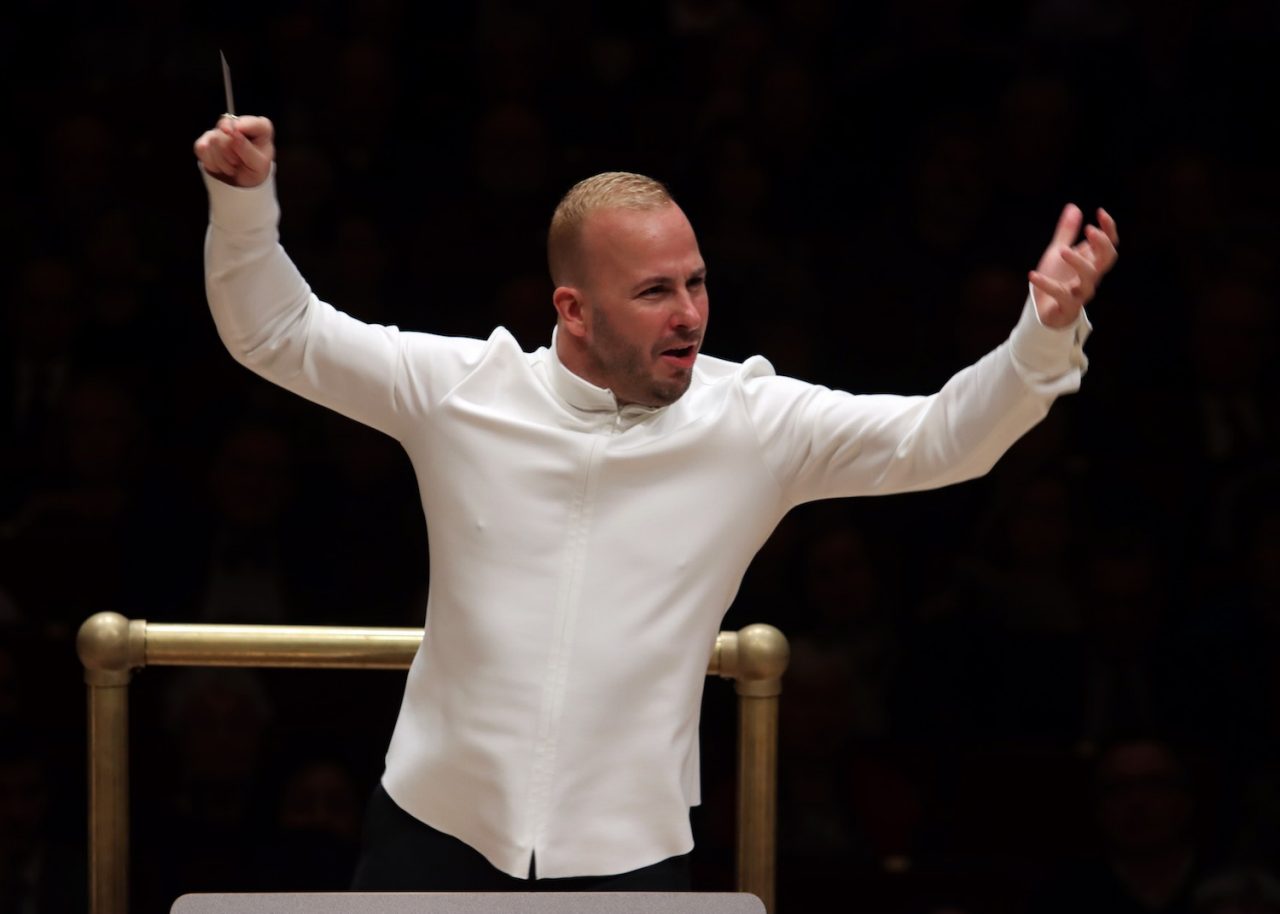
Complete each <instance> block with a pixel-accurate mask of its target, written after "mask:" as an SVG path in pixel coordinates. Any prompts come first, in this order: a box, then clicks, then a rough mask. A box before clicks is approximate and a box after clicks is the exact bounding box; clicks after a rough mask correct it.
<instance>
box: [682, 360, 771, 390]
mask: <svg viewBox="0 0 1280 914" xmlns="http://www.w3.org/2000/svg"><path fill="white" fill-rule="evenodd" d="M694 374H695V375H696V376H697V378H698V380H699V381H700V382H702V383H704V384H719V383H724V382H725V381H733V380H738V381H746V380H748V379H750V378H759V377H769V376H771V375H773V374H775V372H774V370H773V366H772V365H771V364H769V360H768V359H766V358H765V357H764V356H762V355H753V356H751V357H750V358H749V359H747V360H746V361H744V362H733V361H730V360H729V359H719V358H716V357H715V356H712V355H703V354H701V353H699V355H698V361H697V365H696V367H695V368H694Z"/></svg>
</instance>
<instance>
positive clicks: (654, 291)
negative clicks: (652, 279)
mask: <svg viewBox="0 0 1280 914" xmlns="http://www.w3.org/2000/svg"><path fill="white" fill-rule="evenodd" d="M665 291H666V290H665V289H664V288H663V287H662V286H650V287H649V288H647V289H645V290H644V291H643V292H641V293H640V294H641V295H643V296H645V297H646V298H653V297H654V296H655V295H661V294H662V293H663V292H665Z"/></svg>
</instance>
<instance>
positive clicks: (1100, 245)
mask: <svg viewBox="0 0 1280 914" xmlns="http://www.w3.org/2000/svg"><path fill="white" fill-rule="evenodd" d="M1083 219H1084V214H1083V213H1081V212H1080V208H1079V207H1078V206H1075V205H1074V204H1071V203H1068V204H1067V205H1066V207H1065V208H1064V209H1063V210H1062V215H1061V216H1059V217H1058V227H1057V228H1056V229H1054V232H1053V240H1052V241H1051V242H1049V247H1048V248H1046V249H1045V252H1044V255H1043V256H1042V257H1041V258H1040V263H1039V264H1037V265H1036V268H1035V269H1034V270H1032V271H1031V272H1030V273H1028V274H1027V279H1029V280H1030V282H1031V285H1032V286H1033V287H1034V290H1035V292H1034V294H1033V295H1032V298H1033V299H1034V300H1035V305H1036V313H1037V314H1039V315H1040V323H1042V324H1044V325H1045V326H1046V327H1058V328H1061V327H1069V326H1070V325H1071V324H1073V323H1075V321H1076V318H1078V317H1079V316H1080V311H1081V309H1083V308H1084V306H1085V305H1086V304H1088V303H1089V301H1090V300H1092V299H1093V295H1094V293H1095V292H1096V291H1097V290H1098V283H1100V282H1101V281H1102V277H1103V276H1105V275H1106V273H1107V271H1108V270H1110V269H1111V267H1112V266H1113V265H1114V264H1115V262H1116V257H1117V256H1118V255H1117V254H1116V246H1117V245H1118V244H1119V243H1120V236H1119V235H1118V234H1117V233H1116V223H1115V220H1114V219H1112V218H1111V216H1110V215H1109V214H1108V213H1107V211H1106V210H1104V209H1101V208H1099V209H1098V224H1097V225H1086V226H1085V227H1084V240H1083V241H1080V242H1079V243H1077V242H1076V238H1077V237H1078V236H1079V234H1080V223H1081V222H1082V221H1083Z"/></svg>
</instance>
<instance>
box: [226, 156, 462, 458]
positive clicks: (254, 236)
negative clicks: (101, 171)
mask: <svg viewBox="0 0 1280 914" xmlns="http://www.w3.org/2000/svg"><path fill="white" fill-rule="evenodd" d="M204 180H205V185H206V187H207V188H208V191H209V229H208V233H207V235H206V237H205V249H204V261H205V291H206V293H207V295H208V299H209V309H210V311H211V312H212V313H213V319H214V323H215V324H216V325H217V328H218V335H219V336H220V337H221V339H222V342H223V343H224V344H225V345H226V347H227V349H228V350H229V351H230V353H231V355H232V356H233V357H234V358H235V359H236V361H238V362H240V363H241V364H242V365H244V366H245V367H247V368H249V369H250V370H252V371H253V372H255V373H257V374H259V375H261V376H262V377H264V378H266V379H267V380H269V381H272V382H274V383H276V384H279V385H280V386H281V387H284V388H285V389H287V390H290V391H293V392H294V393H297V394H299V395H301V396H303V397H306V398H307V399H309V400H312V401H314V402H316V403H319V404H321V405H322V406H327V407H329V408H330V409H333V410H336V411H337V412H339V413H342V414H343V415H345V416H348V417H350V418H352V419H355V420H357V421H359V422H363V423H364V424H366V425H370V426H372V427H374V428H376V429H379V430H380V431H383V432H385V433H387V434H389V435H391V436H392V437H395V438H397V439H402V438H403V437H404V435H405V433H406V432H407V431H408V430H409V429H410V428H412V427H413V426H414V425H415V424H416V423H417V422H419V421H421V420H422V419H424V418H426V416H427V414H429V412H430V410H431V408H432V406H433V405H434V404H435V403H436V402H438V401H439V399H440V397H441V396H442V395H443V393H444V392H446V391H447V389H448V388H449V387H450V386H451V385H452V384H453V383H456V380H457V379H458V378H460V377H461V376H462V375H464V374H465V373H466V371H467V370H468V369H469V367H470V366H471V365H473V364H474V363H475V361H476V360H477V359H478V358H479V356H480V353H481V349H482V347H483V344H482V343H481V342H480V341H478V340H457V339H451V338H446V337H440V336H434V335H431V334H424V333H405V332H402V331H400V330H399V329H397V328H396V327H384V326H378V325H373V324H365V323H362V322H361V321H358V320H356V319H355V318H352V317H350V316H348V315H346V314H344V313H342V312H341V311H338V310H337V309H336V308H334V307H333V306H331V305H329V304H326V303H325V302H323V301H321V300H320V299H319V298H317V297H316V295H315V294H314V293H313V292H312V291H311V288H310V286H308V285H307V283H306V281H305V280H304V279H303V277H302V274H301V273H299V271H298V269H297V267H295V266H294V264H293V262H292V261H291V260H290V259H289V257H288V255H287V254H286V253H285V251H284V248H283V247H281V245H280V241H279V230H278V223H279V218H280V209H279V204H278V203H277V201H276V194H275V174H274V171H273V172H272V176H271V177H270V178H269V179H268V180H267V181H265V182H264V183H263V184H261V185H259V186H258V187H250V188H241V187H232V186H230V185H227V184H224V183H222V182H221V181H217V180H215V179H214V178H212V177H210V176H209V175H208V174H205V175H204Z"/></svg>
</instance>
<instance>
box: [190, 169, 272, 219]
mask: <svg viewBox="0 0 1280 914" xmlns="http://www.w3.org/2000/svg"><path fill="white" fill-rule="evenodd" d="M199 168H200V175H201V177H203V178H204V186H205V189H206V190H208V192H209V222H210V224H212V225H214V226H215V227H217V228H219V229H221V230H223V231H226V232H247V231H253V230H255V229H262V228H274V227H275V225H276V223H277V222H279V220H280V205H279V203H277V201H276V166H275V163H274V162H273V163H271V174H270V175H268V176H267V179H266V180H265V181H263V182H262V183H261V184H259V185H258V186H256V187H235V186H233V185H231V184H224V183H223V182H222V181H219V180H218V179H217V178H215V177H213V176H212V175H210V174H209V173H208V172H207V171H205V170H204V166H203V165H201V166H199Z"/></svg>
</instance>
